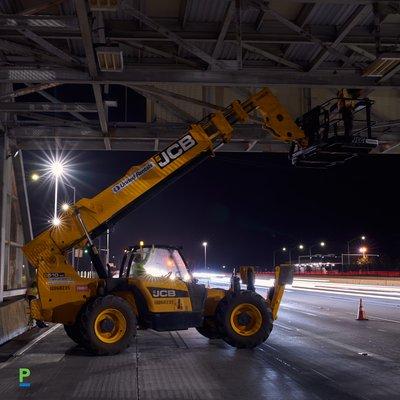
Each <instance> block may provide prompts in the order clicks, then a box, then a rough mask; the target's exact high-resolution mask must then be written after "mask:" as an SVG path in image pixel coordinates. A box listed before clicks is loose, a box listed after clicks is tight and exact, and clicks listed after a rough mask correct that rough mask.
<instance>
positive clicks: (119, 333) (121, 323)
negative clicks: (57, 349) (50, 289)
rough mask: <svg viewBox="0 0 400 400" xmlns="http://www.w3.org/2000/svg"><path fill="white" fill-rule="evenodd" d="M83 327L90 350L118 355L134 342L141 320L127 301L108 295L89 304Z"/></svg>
mask: <svg viewBox="0 0 400 400" xmlns="http://www.w3.org/2000/svg"><path fill="white" fill-rule="evenodd" d="M79 326H80V328H81V330H80V333H81V335H82V336H83V338H84V346H85V347H86V349H87V350H89V351H90V352H92V353H94V354H96V355H102V356H103V355H114V354H118V353H120V352H121V351H123V350H125V349H126V348H127V347H129V346H130V345H131V344H132V342H133V340H134V338H135V336H136V329H137V321H136V316H135V314H134V313H133V311H132V308H131V306H130V305H129V303H128V302H127V301H125V300H124V299H122V298H121V297H118V296H113V295H107V296H105V297H97V298H96V299H94V300H93V301H92V302H90V303H88V304H87V306H86V307H85V308H84V309H83V310H82V313H81V318H80V324H79Z"/></svg>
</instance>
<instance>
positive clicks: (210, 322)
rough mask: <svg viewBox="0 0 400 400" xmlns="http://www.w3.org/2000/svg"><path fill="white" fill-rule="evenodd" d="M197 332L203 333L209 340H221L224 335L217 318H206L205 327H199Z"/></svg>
mask: <svg viewBox="0 0 400 400" xmlns="http://www.w3.org/2000/svg"><path fill="white" fill-rule="evenodd" d="M196 329H197V332H199V333H201V334H202V335H203V336H205V337H206V338H208V339H221V338H222V334H221V331H220V329H219V328H218V325H217V321H216V319H215V317H204V320H203V325H202V326H199V327H198V328H196Z"/></svg>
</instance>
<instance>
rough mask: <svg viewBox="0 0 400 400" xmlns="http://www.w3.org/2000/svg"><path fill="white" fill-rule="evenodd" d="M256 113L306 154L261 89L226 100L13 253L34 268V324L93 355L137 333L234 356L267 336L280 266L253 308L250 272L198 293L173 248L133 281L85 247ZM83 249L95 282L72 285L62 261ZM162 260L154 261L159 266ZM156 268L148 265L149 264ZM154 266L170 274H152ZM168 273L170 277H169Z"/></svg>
mask: <svg viewBox="0 0 400 400" xmlns="http://www.w3.org/2000/svg"><path fill="white" fill-rule="evenodd" d="M255 110H258V111H259V112H260V113H261V115H262V117H263V120H264V124H265V126H266V127H267V128H268V130H270V131H272V133H273V134H274V135H275V137H276V138H277V140H281V141H284V142H292V143H295V144H296V147H297V149H298V150H297V152H298V151H299V149H307V146H308V138H307V136H306V134H305V133H304V131H303V130H301V129H300V128H299V127H298V126H297V125H296V123H295V122H294V121H293V120H292V118H291V117H290V116H289V114H288V112H287V111H286V109H285V108H284V107H283V106H282V105H281V104H280V103H279V101H278V100H277V98H276V97H275V96H274V95H273V94H272V93H271V92H270V90H269V89H267V88H265V89H263V90H261V91H259V92H258V93H256V94H254V95H253V96H251V97H249V99H248V100H246V101H244V102H242V103H241V102H239V101H234V102H233V103H232V104H231V105H230V106H228V107H227V108H225V109H224V110H223V111H221V112H215V113H213V114H210V115H209V116H207V117H206V118H204V119H203V120H202V121H200V122H198V123H197V124H193V125H191V127H190V128H189V129H188V131H187V132H186V133H185V134H184V135H183V136H182V137H181V138H180V139H178V140H177V141H175V142H174V143H172V144H170V145H169V146H168V147H167V148H166V149H164V150H163V151H161V152H160V153H158V154H156V155H154V156H153V157H151V158H149V159H148V160H146V161H145V162H143V163H142V164H140V165H136V166H133V167H132V168H130V169H129V170H128V171H127V172H126V174H125V175H124V176H123V177H122V178H121V179H119V180H118V181H116V182H114V183H113V184H112V185H110V186H109V187H107V188H106V189H104V190H103V191H102V192H100V193H99V194H97V195H96V196H94V197H92V198H83V199H81V200H79V201H78V202H77V203H75V204H74V205H73V207H71V208H70V209H69V210H67V211H66V212H64V213H63V215H62V216H61V225H60V226H58V227H51V228H49V229H47V230H46V231H44V232H42V233H41V234H39V235H38V236H37V237H36V238H34V239H33V240H32V241H31V242H29V243H28V244H27V245H26V246H24V248H23V251H24V253H25V255H26V256H27V258H28V260H29V262H30V263H31V264H32V266H34V267H35V268H36V269H37V284H38V293H39V298H38V299H37V300H33V301H32V302H31V314H32V316H33V317H34V318H35V319H39V320H44V321H51V322H59V323H62V324H64V327H65V330H66V332H67V334H68V335H69V336H70V337H71V338H72V339H73V340H74V341H76V342H77V343H79V344H80V345H83V346H84V347H86V348H87V349H88V350H90V351H92V352H93V353H95V354H99V355H107V354H116V353H118V352H120V351H122V350H123V349H125V348H126V347H127V346H129V344H130V343H131V342H132V339H133V337H134V336H135V334H136V329H137V326H140V327H141V328H152V329H155V330H159V331H162V330H178V329H187V328H189V327H196V328H198V330H199V331H200V332H201V333H203V334H204V335H205V336H207V337H219V338H222V339H224V340H225V341H226V342H227V343H229V344H231V345H233V346H236V347H254V346H257V345H259V344H260V343H262V342H264V341H265V340H266V338H267V337H268V335H269V333H270V331H271V329H272V323H273V320H274V319H275V318H276V316H277V311H278V308H279V303H280V299H281V297H282V295H283V290H284V285H285V283H286V282H290V281H291V276H290V271H288V268H287V267H284V266H282V267H280V268H279V267H278V269H277V277H276V278H277V279H276V283H275V288H274V290H271V291H270V294H269V296H268V297H267V298H266V299H263V298H262V297H261V296H260V295H258V294H257V293H255V291H254V283H252V282H253V281H254V271H253V270H252V269H251V268H248V269H245V270H244V271H241V274H240V275H241V278H242V281H243V282H247V287H248V290H242V289H241V286H240V282H239V280H240V278H239V276H238V275H234V276H233V278H232V284H231V288H230V289H229V290H225V289H206V288H205V286H204V285H201V284H198V283H197V282H195V281H194V280H192V279H191V278H190V276H189V275H188V274H187V271H186V272H185V269H186V267H184V266H182V262H181V260H182V258H181V255H180V253H179V251H177V250H176V249H172V248H159V247H156V246H154V247H149V248H147V249H146V251H145V252H143V253H142V254H141V257H142V259H141V260H139V265H142V267H143V268H142V269H140V268H139V269H138V271H136V273H132V274H127V275H126V276H120V277H119V278H112V277H111V275H110V273H109V271H108V269H107V267H106V266H105V265H104V264H103V263H102V261H101V258H100V257H99V253H98V250H97V248H96V247H95V245H94V243H93V239H94V238H95V237H97V236H99V235H100V234H102V233H103V232H105V230H106V229H108V228H109V227H110V226H112V225H113V224H115V223H116V222H117V221H118V220H120V219H121V218H123V217H124V215H126V214H127V213H128V212H130V211H132V210H133V209H134V208H136V207H137V206H139V205H140V204H142V203H143V202H144V201H145V200H146V199H148V198H149V197H151V196H153V195H155V194H156V193H157V192H159V191H160V190H161V189H162V188H163V187H165V186H166V185H168V184H171V183H172V182H173V181H174V180H176V179H178V178H179V177H180V176H181V175H182V174H184V173H186V172H188V171H189V170H191V169H192V168H194V167H195V166H196V165H198V164H199V163H201V162H202V161H204V160H205V159H207V158H208V157H210V156H212V155H213V154H214V151H215V150H216V149H218V147H219V146H221V145H222V144H223V143H226V142H229V140H230V139H231V137H232V134H233V126H232V125H233V124H235V123H236V122H238V121H239V122H245V121H246V120H247V119H248V118H249V114H250V113H251V112H253V111H255ZM85 245H87V246H88V249H89V254H90V257H91V260H92V263H93V266H94V268H95V270H96V272H97V277H96V278H82V277H80V276H79V275H78V273H77V272H76V271H75V269H74V267H73V266H71V265H70V264H69V263H68V261H67V258H66V254H67V251H68V250H70V249H72V248H73V247H83V246H85ZM160 260H162V261H160ZM157 263H158V264H157ZM154 265H164V266H165V265H167V266H170V267H171V268H175V269H176V271H177V272H176V273H172V272H173V271H172V270H171V271H169V272H168V271H167V272H166V273H165V274H161V275H158V276H157V275H156V276H154V274H153V275H152V274H151V273H150V272H151V269H152V268H154ZM170 272H171V273H170Z"/></svg>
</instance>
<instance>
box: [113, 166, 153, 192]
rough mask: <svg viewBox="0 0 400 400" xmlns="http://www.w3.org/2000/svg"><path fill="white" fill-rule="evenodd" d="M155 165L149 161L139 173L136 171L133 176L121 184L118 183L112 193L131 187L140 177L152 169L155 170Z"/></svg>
mask: <svg viewBox="0 0 400 400" xmlns="http://www.w3.org/2000/svg"><path fill="white" fill-rule="evenodd" d="M153 167H154V164H153V163H152V162H151V161H149V162H148V163H147V164H145V165H143V167H141V168H139V169H138V170H137V171H135V172H134V173H133V174H131V175H128V176H127V177H125V178H124V179H122V180H121V181H120V182H118V183H117V184H116V185H115V186H114V187H113V188H112V191H113V192H114V193H118V192H120V191H121V190H123V189H125V188H126V187H127V186H129V185H130V184H131V183H133V182H135V181H137V180H138V179H139V178H140V177H142V176H143V175H144V174H146V173H147V172H149V171H150V170H151V169H153Z"/></svg>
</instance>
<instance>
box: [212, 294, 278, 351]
mask: <svg viewBox="0 0 400 400" xmlns="http://www.w3.org/2000/svg"><path fill="white" fill-rule="evenodd" d="M216 319H217V323H218V325H219V327H220V331H221V332H222V333H223V337H222V339H223V340H224V341H225V342H226V343H228V344H229V345H231V346H233V347H237V348H253V347H256V346H259V345H260V344H262V343H264V342H265V341H266V340H267V338H268V336H269V335H270V333H271V331H272V327H273V319H272V312H271V309H270V307H269V306H268V304H267V303H266V301H265V300H264V299H263V298H262V297H261V296H260V295H259V294H257V293H255V292H252V291H248V290H243V291H241V292H240V293H237V294H229V295H228V296H227V297H225V298H224V299H222V300H221V303H220V304H219V307H218V309H217V313H216Z"/></svg>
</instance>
